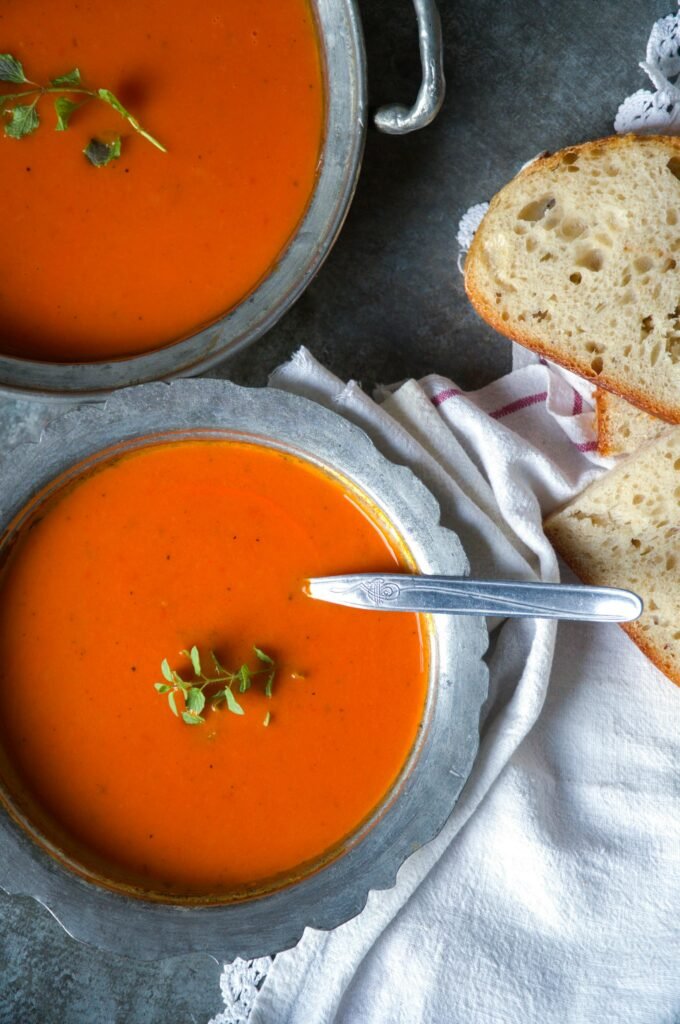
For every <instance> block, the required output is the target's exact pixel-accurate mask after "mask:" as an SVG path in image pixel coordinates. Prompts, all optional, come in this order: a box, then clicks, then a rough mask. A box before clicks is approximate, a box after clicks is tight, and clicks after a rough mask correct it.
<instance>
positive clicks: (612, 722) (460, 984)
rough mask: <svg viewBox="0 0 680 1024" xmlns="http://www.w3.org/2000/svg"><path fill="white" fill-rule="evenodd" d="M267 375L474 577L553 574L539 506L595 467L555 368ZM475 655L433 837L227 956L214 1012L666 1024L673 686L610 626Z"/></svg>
mask: <svg viewBox="0 0 680 1024" xmlns="http://www.w3.org/2000/svg"><path fill="white" fill-rule="evenodd" d="M271 384H272V386H274V387H278V388H282V389H285V390H287V391H291V392H295V393H298V394H302V395H305V396H307V397H308V398H312V399H314V400H315V401H318V402H321V403H322V404H324V405H327V406H329V407H330V408H332V409H334V410H335V411H336V412H338V413H340V414H341V415H343V416H346V417H347V418H348V419H350V420H352V421H353V422H354V423H357V424H359V425H360V426H361V427H363V429H364V430H365V431H366V432H367V433H368V434H369V435H370V436H371V437H372V438H373V440H374V442H375V444H376V445H377V446H378V448H380V449H381V450H382V451H383V452H384V454H385V455H387V456H388V457H389V458H391V459H392V460H394V461H396V462H400V463H403V464H406V465H408V466H410V467H411V469H412V470H413V471H414V472H415V473H416V474H417V475H418V476H419V477H420V478H421V479H422V480H423V481H424V482H425V483H426V484H427V486H428V487H429V488H430V490H431V491H432V492H433V493H434V494H435V496H436V497H437V498H438V500H439V502H440V506H441V514H442V521H443V523H444V524H445V525H447V526H449V527H451V528H452V529H455V530H456V532H457V533H458V534H459V536H460V538H461V540H462V542H463V544H464V547H465V550H466V552H467V554H468V558H469V560H470V564H471V571H472V574H473V575H477V576H480V577H496V578H501V577H506V578H513V579H523V580H524V579H543V580H555V579H557V578H558V573H559V570H558V565H557V561H556V558H555V554H554V552H553V550H552V548H551V546H550V544H549V543H548V541H547V540H546V538H545V535H544V533H543V530H542V526H541V522H542V517H543V515H544V514H545V513H547V512H549V511H550V510H552V509H553V508H554V507H556V506H557V505H558V504H560V503H562V502H564V501H566V500H567V499H569V498H570V497H571V496H572V495H573V494H574V493H576V492H577V491H579V490H581V489H582V488H583V487H584V486H585V485H586V484H587V483H588V482H589V481H590V480H591V479H593V478H594V477H595V476H597V475H598V474H599V473H601V472H602V468H601V462H602V460H599V459H598V458H597V455H596V453H595V452H594V451H593V449H594V444H593V441H594V428H593V419H592V410H591V408H590V407H589V405H588V401H587V397H588V396H587V395H586V396H585V397H584V396H583V395H582V394H579V393H577V392H575V391H574V389H573V388H572V387H571V385H570V384H569V381H568V380H567V379H565V377H564V376H563V375H561V374H559V373H557V372H556V371H555V370H554V369H553V368H551V367H549V366H547V365H544V364H534V365H529V366H525V367H523V368H522V369H518V370H515V371H514V372H513V373H512V374H510V375H508V376H507V377H505V378H503V379H502V380H501V381H497V382H496V383H494V384H492V385H490V386H489V387H487V388H483V389H481V390H480V391H477V392H475V393H469V394H463V393H462V392H461V391H460V390H459V389H458V388H456V386H455V385H454V384H453V383H452V382H451V381H448V380H445V379H443V378H441V377H437V376H431V377H427V378H425V379H424V380H422V381H420V382H419V383H417V382H415V381H407V382H406V383H404V384H402V385H401V386H399V387H396V388H394V389H386V390H383V391H382V392H381V393H380V395H379V396H378V397H379V401H378V402H376V401H373V400H372V399H371V398H369V397H368V396H367V395H366V394H364V393H363V392H362V390H361V389H360V387H359V386H358V385H357V384H354V383H350V384H348V385H343V384H342V382H340V381H339V380H338V379H337V378H335V377H334V376H333V375H332V374H330V373H329V372H328V371H326V370H325V369H324V368H323V367H321V366H320V365H319V364H318V363H317V362H316V361H315V360H314V359H313V358H312V357H311V356H310V354H309V353H308V352H306V351H304V350H302V351H301V352H299V353H298V354H297V355H296V356H295V358H294V359H293V360H292V361H291V362H289V363H288V364H286V365H285V366H283V367H282V368H280V369H279V370H278V371H276V373H275V374H274V375H273V377H272V380H271ZM564 572H565V574H566V570H564ZM567 577H568V574H567ZM568 578H569V577H568ZM494 625H496V624H494V623H491V626H494ZM488 660H489V668H490V677H491V678H490V691H489V698H488V701H487V703H486V705H485V708H484V711H483V718H482V725H481V745H480V751H479V756H478V758H477V761H476V763H475V766H474V769H473V772H472V775H471V777H470V779H469V781H468V783H467V785H466V787H465V789H464V791H463V793H462V795H461V798H460V800H459V802H458V805H457V807H456V808H455V810H454V812H453V814H452V815H451V818H450V819H449V821H448V822H447V824H446V825H445V827H444V829H443V830H442V832H441V833H440V835H439V837H438V838H437V839H436V840H434V842H432V843H430V844H429V845H428V846H426V847H425V848H423V849H421V850H420V851H418V852H417V853H416V854H414V855H413V856H412V857H411V858H410V859H409V860H408V861H407V862H406V864H405V865H404V866H403V868H402V869H401V871H400V873H399V876H398V881H397V884H396V886H395V887H394V888H393V889H391V890H388V891H386V892H377V893H372V894H371V896H370V897H369V900H368V903H367V906H366V909H365V910H364V911H363V913H362V914H360V915H359V917H357V918H355V919H354V920H353V921H350V922H348V923H347V924H345V925H343V926H342V927H340V928H337V929H336V930H335V931H333V932H330V933H323V932H318V931H314V930H311V929H308V930H307V931H306V932H305V934H304V936H303V938H302V940H301V941H300V943H299V944H298V946H297V947H296V948H295V949H292V950H290V951H287V952H285V953H282V954H280V955H279V956H277V957H276V959H275V961H274V962H273V964H270V962H269V960H268V959H267V958H264V959H263V960H260V961H257V962H256V963H254V964H251V965H246V964H243V963H238V962H237V964H236V965H233V966H230V967H227V968H225V973H224V975H223V991H224V994H225V1001H226V1003H227V1008H226V1010H225V1011H224V1013H223V1014H220V1015H219V1016H218V1017H217V1018H215V1022H214V1024H226V1022H229V1024H231V1022H232V1021H233V1022H239V1024H240V1022H242V1021H245V1020H246V1019H249V1022H250V1024H322V1022H323V1024H330V1022H333V1024H419V1022H423V1024H440V1022H441V1024H459V1022H460V1024H478V1022H492V1021H493V1022H503V1024H506V1022H515V1021H517V1022H522V1024H533V1022H537V1024H538V1022H540V1024H552V1022H555V1024H557V1022H559V1024H569V1022H574V1024H576V1022H578V1024H590V1022H593V1024H595V1022H597V1024H599V1022H605V1021H606V1022H608V1024H609V1022H613V1021H619V1020H621V1021H623V1020H625V1021H626V1022H627V1024H635V1022H638V1021H639V1022H640V1024H642V1022H643V1021H644V1022H645V1024H648V1022H655V1024H662V1022H668V1024H670V1022H671V1021H674V1022H677V1021H680V966H679V965H680V925H679V924H678V922H679V921H680V915H679V913H678V900H679V897H680V815H679V814H678V811H679V809H680V801H679V797H680V773H679V769H678V766H679V765H680V691H678V690H677V689H676V688H675V687H674V686H673V685H672V684H671V683H670V682H669V681H668V680H666V679H665V678H664V677H663V676H662V675H660V673H659V672H658V671H657V670H656V669H655V668H654V667H653V666H652V665H651V664H650V663H649V662H648V661H647V660H646V659H645V658H644V656H643V655H642V654H641V653H640V651H639V650H638V649H637V647H635V646H634V645H633V644H632V643H631V642H630V641H629V640H628V639H627V637H626V636H625V634H624V633H623V632H622V631H621V630H620V629H619V628H618V627H616V626H613V625H599V626H595V625H584V624H570V623H561V624H560V625H559V627H556V625H555V624H554V623H551V622H548V621H544V620H508V621H506V622H505V623H503V624H501V625H499V626H498V628H496V629H495V630H494V632H493V634H492V645H491V649H490V654H489V659H488ZM265 972H266V978H265V980H264V982H262V977H263V975H264V974H265ZM248 1015H249V1018H248Z"/></svg>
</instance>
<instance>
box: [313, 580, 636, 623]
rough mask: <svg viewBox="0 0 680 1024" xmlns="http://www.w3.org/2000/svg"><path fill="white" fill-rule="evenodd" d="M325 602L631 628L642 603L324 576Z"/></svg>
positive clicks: (537, 587)
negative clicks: (626, 624) (625, 624)
mask: <svg viewBox="0 0 680 1024" xmlns="http://www.w3.org/2000/svg"><path fill="white" fill-rule="evenodd" d="M307 593H308V594H309V596H310V597H313V598H315V599H316V600H319V601H330V602H331V603H333V604H342V605H348V606H349V607H352V608H368V609H374V610H380V611H395V612H436V613H437V614H439V613H444V614H446V613H451V614H453V615H502V616H513V617H515V618H537V619H573V620H581V621H584V622H631V621H632V620H633V619H637V618H638V617H639V616H640V614H641V613H642V607H643V605H642V601H641V600H640V598H639V597H638V596H637V594H633V593H632V592H631V591H629V590H618V589H616V588H614V587H586V586H581V585H578V584H571V583H513V582H502V581H498V580H471V579H467V578H466V577H462V576H461V577H459V576H408V575H401V574H399V575H397V574H391V575H390V574H388V575H381V576H375V575H371V574H357V575H352V576H319V577H316V578H315V579H310V580H308V581H307Z"/></svg>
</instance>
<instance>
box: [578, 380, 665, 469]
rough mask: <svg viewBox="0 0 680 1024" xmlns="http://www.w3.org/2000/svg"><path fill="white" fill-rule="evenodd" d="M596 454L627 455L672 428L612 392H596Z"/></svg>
mask: <svg viewBox="0 0 680 1024" xmlns="http://www.w3.org/2000/svg"><path fill="white" fill-rule="evenodd" d="M595 409H596V413H597V450H598V452H599V453H600V455H630V454H631V452H634V451H637V449H638V448H641V447H642V445H643V444H646V443H647V442H648V441H653V440H654V438H655V437H659V436H660V435H661V434H663V433H664V432H665V431H667V430H672V429H673V427H672V426H671V425H670V424H669V423H666V422H665V421H664V420H660V419H659V418H658V417H657V416H652V415H650V413H648V412H644V411H643V410H642V409H638V408H637V406H635V405H631V404H630V402H627V401H626V400H625V398H620V397H619V395H613V394H612V393H611V391H603V390H602V388H596V389H595Z"/></svg>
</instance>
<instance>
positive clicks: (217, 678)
mask: <svg viewBox="0 0 680 1024" xmlns="http://www.w3.org/2000/svg"><path fill="white" fill-rule="evenodd" d="M253 651H254V652H255V657H256V658H257V660H258V662H259V663H260V665H261V666H262V667H261V668H258V669H255V670H253V669H251V668H249V667H248V665H246V664H243V665H241V667H240V668H239V669H238V671H236V672H229V671H228V670H227V669H226V668H225V667H224V665H222V664H221V663H220V660H219V658H218V657H217V655H216V654H215V652H214V651H210V652H209V653H210V658H211V661H212V663H213V666H214V670H215V674H214V675H211V676H209V675H206V673H205V672H204V671H203V667H202V665H201V656H200V654H199V650H198V647H196V646H194V647H192V648H191V650H189V651H187V650H184V651H180V654H182V655H184V657H185V658H188V659H189V661H190V662H191V668H192V671H193V674H194V678H193V679H192V680H188V679H184V678H183V677H182V676H181V675H180V674H179V672H177V671H176V670H175V669H173V668H171V667H170V663H169V662H168V659H167V658H164V659H163V661H162V662H161V673H162V675H163V678H164V679H165V682H164V683H155V684H154V685H155V688H156V690H157V692H158V693H163V694H167V698H168V704H169V706H170V710H171V711H172V713H173V715H177V716H178V717H181V718H182V721H184V722H186V724H187V725H201V724H202V723H203V722H205V718H203V717H202V715H201V712H202V711H203V710H204V709H205V707H206V705H209V706H210V707H211V708H212V709H213V710H214V711H217V710H218V709H219V708H220V707H222V706H226V708H227V710H228V711H231V713H232V714H233V715H242V714H244V711H243V708H242V707H241V705H240V704H239V702H238V701H237V699H236V697H235V696H234V687H237V689H238V692H239V693H246V692H247V691H248V690H249V689H250V688H251V686H252V685H253V681H254V680H255V679H257V678H258V677H264V693H265V696H267V697H271V696H272V692H273V686H274V679H275V678H276V663H275V661H274V659H273V658H270V656H269V655H268V654H266V653H265V652H264V651H263V650H261V649H260V648H259V647H253ZM178 694H181V695H182V697H183V698H184V710H183V711H182V712H181V713H180V710H179V708H178V707H177V696H178ZM270 718H271V716H270V713H269V712H267V714H266V715H265V717H264V721H263V723H262V724H263V725H265V726H268V725H269V722H270Z"/></svg>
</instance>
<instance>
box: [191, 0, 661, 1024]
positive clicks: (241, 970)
mask: <svg viewBox="0 0 680 1024" xmlns="http://www.w3.org/2000/svg"><path fill="white" fill-rule="evenodd" d="M678 4H679V5H680V0H678ZM640 67H641V68H642V69H643V70H644V71H646V73H647V74H648V75H649V78H650V79H651V81H652V84H653V85H654V88H655V91H654V92H651V91H649V90H647V89H639V90H638V91H637V92H635V93H633V94H632V95H631V96H628V97H627V98H626V99H625V100H624V101H623V103H622V104H621V106H620V107H619V109H618V112H617V114H616V118H615V120H614V130H615V131H617V132H620V133H624V132H637V133H643V132H645V133H654V132H661V133H664V134H674V133H680V13H678V14H671V15H669V16H668V17H666V18H661V19H660V20H659V21H657V22H656V23H655V25H654V27H653V28H652V32H651V35H650V37H649V42H648V43H647V53H646V56H645V60H644V61H642V62H641V64H640ZM525 166H526V165H525ZM488 207H489V204H488V203H487V202H483V203H475V204H474V206H471V207H470V208H469V209H468V210H467V211H466V212H465V213H464V214H463V216H462V217H461V219H460V223H459V225H458V233H457V235H456V240H457V242H458V245H459V247H460V253H459V257H458V267H459V269H461V270H462V260H463V259H464V256H465V253H466V252H467V251H468V249H469V248H470V245H471V244H472V239H473V238H474V235H475V231H476V230H477V228H478V227H479V225H480V224H481V222H482V218H483V217H484V214H485V213H486V211H487V209H488ZM272 963H273V960H272V958H271V957H262V958H260V959H259V960H251V961H245V960H236V961H234V963H233V964H227V965H225V967H224V970H223V972H222V977H221V979H220V987H221V989H222V996H223V998H224V1004H225V1009H224V1011H223V1012H222V1013H220V1014H218V1015H217V1017H214V1018H213V1019H212V1020H211V1021H210V1022H209V1024H247V1021H248V1018H249V1016H250V1012H251V1010H252V1008H253V1005H254V1003H255V999H256V997H257V993H258V991H259V990H260V988H261V987H262V984H263V982H264V980H265V978H266V976H267V971H268V970H269V968H270V967H271V964H272Z"/></svg>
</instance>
